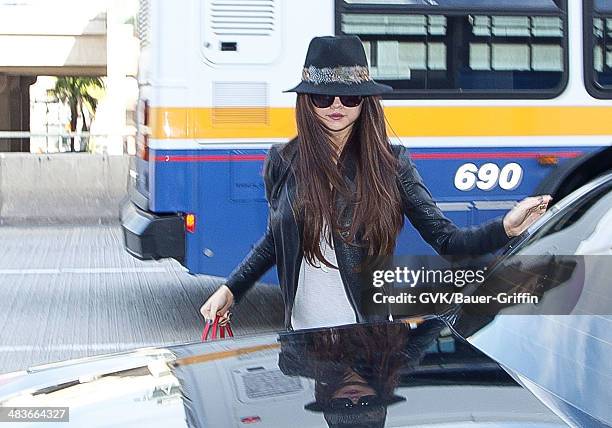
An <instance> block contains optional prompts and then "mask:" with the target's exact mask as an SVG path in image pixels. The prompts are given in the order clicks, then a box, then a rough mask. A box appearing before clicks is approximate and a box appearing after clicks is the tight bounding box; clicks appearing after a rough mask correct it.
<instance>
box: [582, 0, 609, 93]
mask: <svg viewBox="0 0 612 428" xmlns="http://www.w3.org/2000/svg"><path fill="white" fill-rule="evenodd" d="M584 21H585V22H584V28H585V33H584V34H585V43H584V45H585V73H584V75H585V84H586V87H587V89H588V90H589V93H591V95H593V96H595V97H597V98H612V0H588V1H585V2H584Z"/></svg>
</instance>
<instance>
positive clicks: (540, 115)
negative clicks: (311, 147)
mask: <svg viewBox="0 0 612 428" xmlns="http://www.w3.org/2000/svg"><path fill="white" fill-rule="evenodd" d="M150 113H151V124H150V131H151V137H152V138H155V139H192V138H193V139H208V138H211V139H216V138H227V139H231V138H292V137H293V136H295V134H296V125H295V110H294V109H293V108H268V109H266V108H258V107H250V108H249V107H244V108H177V107H173V108H164V107H157V108H152V109H151V112H150ZM385 114H386V117H387V119H388V121H389V124H390V126H391V128H392V129H393V131H394V132H392V131H391V130H389V134H390V135H394V133H395V134H397V136H399V137H449V136H453V137H467V136H474V137H490V136H504V137H506V136H507V137H513V136H556V135H560V136H561V135H612V107H595V106H585V107H579V106H568V107H559V106H555V107H500V106H493V107H471V106H460V107H448V106H444V107H386V108H385Z"/></svg>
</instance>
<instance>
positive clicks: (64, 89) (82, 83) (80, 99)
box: [50, 76, 104, 152]
mask: <svg viewBox="0 0 612 428" xmlns="http://www.w3.org/2000/svg"><path fill="white" fill-rule="evenodd" d="M101 89H104V82H103V81H102V79H101V78H100V77H76V76H62V77H58V78H57V81H56V82H55V87H54V88H53V89H51V90H50V93H51V95H54V96H55V97H56V98H57V99H58V100H60V101H61V102H63V103H66V104H68V105H69V106H70V132H73V133H74V132H76V128H77V120H78V118H79V116H81V117H82V118H83V126H82V129H81V130H82V131H84V132H87V131H88V130H89V127H88V126H87V122H86V121H85V110H84V109H85V108H87V110H88V111H89V112H90V113H91V114H94V113H95V111H96V107H97V106H98V98H97V97H96V96H95V94H94V93H95V92H99V91H100V90H101ZM74 146H75V137H74V136H73V137H72V138H71V139H70V151H71V152H74Z"/></svg>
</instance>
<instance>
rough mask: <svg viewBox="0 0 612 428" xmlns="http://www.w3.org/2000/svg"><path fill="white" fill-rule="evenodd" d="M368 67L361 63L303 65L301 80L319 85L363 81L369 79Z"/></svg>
mask: <svg viewBox="0 0 612 428" xmlns="http://www.w3.org/2000/svg"><path fill="white" fill-rule="evenodd" d="M371 80H372V78H371V77H370V72H369V70H368V67H364V66H362V65H352V66H348V65H344V66H338V67H333V68H331V67H324V68H318V67H314V66H312V65H311V66H310V67H304V70H303V71H302V81H304V82H308V83H312V84H314V85H321V84H327V83H344V84H346V85H351V84H353V83H363V82H368V81H371Z"/></svg>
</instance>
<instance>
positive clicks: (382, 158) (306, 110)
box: [295, 94, 404, 267]
mask: <svg viewBox="0 0 612 428" xmlns="http://www.w3.org/2000/svg"><path fill="white" fill-rule="evenodd" d="M380 100H381V97H380V96H366V97H364V98H363V102H362V108H361V114H360V116H359V118H358V119H357V121H356V122H355V123H354V125H353V129H352V131H351V135H350V136H349V138H348V140H347V142H346V144H345V146H344V148H343V151H342V154H341V155H340V156H338V155H337V154H336V150H335V147H334V144H333V142H332V139H331V135H332V134H331V131H330V130H328V129H327V128H326V127H325V126H324V125H323V123H322V122H321V120H320V119H319V118H318V116H317V115H316V113H315V111H314V106H313V105H312V102H311V101H310V98H309V96H308V95H306V94H298V96H297V104H296V121H297V128H298V137H299V143H298V160H297V164H296V168H295V171H296V180H297V207H298V212H299V213H300V214H299V215H300V216H301V219H302V221H303V225H304V228H303V236H302V238H303V248H304V257H305V258H306V260H307V261H308V262H309V263H310V264H312V265H315V261H316V260H319V261H320V262H321V263H323V264H325V265H326V266H329V267H336V266H333V265H332V264H331V263H330V262H329V261H327V260H326V259H325V258H324V257H323V254H322V253H321V248H320V236H321V232H322V230H323V226H324V222H325V223H327V224H328V225H329V227H330V228H333V230H334V232H335V233H339V232H344V231H347V232H348V235H347V236H346V237H343V238H342V239H343V240H344V241H345V242H347V243H350V244H354V245H360V246H362V247H364V248H367V254H368V255H370V256H378V257H380V256H385V255H390V254H392V253H393V250H394V248H395V241H396V238H397V235H398V234H399V232H400V230H401V228H402V226H403V221H404V218H403V214H402V211H401V196H400V193H399V189H398V187H397V181H396V179H397V160H396V158H395V157H394V155H393V153H392V150H391V146H390V143H389V140H388V138H387V130H386V124H385V116H384V111H383V108H382V105H381V102H380ZM347 158H348V159H349V160H348V161H349V162H355V165H354V167H355V170H356V174H355V180H354V184H355V191H354V192H353V191H352V190H351V189H350V186H349V184H348V183H347V182H346V181H345V180H344V178H343V171H344V167H345V166H346V165H344V163H345V162H344V160H346V159H347ZM337 197H342V198H345V200H346V201H348V206H349V207H351V208H352V210H353V213H352V222H351V226H350V227H349V228H343V226H342V225H340V224H339V222H338V219H339V217H340V213H337V212H336V209H335V206H336V204H335V203H334V201H336V198H337ZM325 239H326V240H327V242H329V243H331V230H328V233H327V234H326V236H325Z"/></svg>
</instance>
